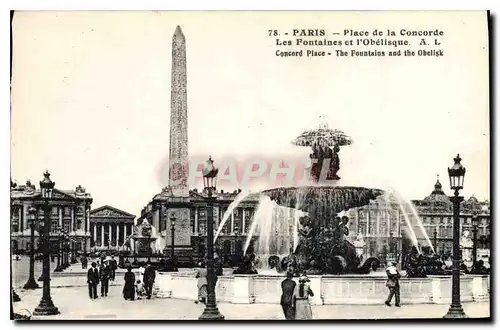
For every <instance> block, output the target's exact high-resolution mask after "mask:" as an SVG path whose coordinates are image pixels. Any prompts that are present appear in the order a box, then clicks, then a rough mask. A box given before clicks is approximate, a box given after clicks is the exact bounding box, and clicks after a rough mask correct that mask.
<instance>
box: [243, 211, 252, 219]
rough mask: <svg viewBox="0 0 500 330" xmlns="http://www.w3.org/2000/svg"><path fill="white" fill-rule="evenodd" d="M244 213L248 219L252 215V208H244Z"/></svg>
mask: <svg viewBox="0 0 500 330" xmlns="http://www.w3.org/2000/svg"><path fill="white" fill-rule="evenodd" d="M243 213H244V214H245V218H246V219H248V218H249V217H250V210H247V209H245V210H243Z"/></svg>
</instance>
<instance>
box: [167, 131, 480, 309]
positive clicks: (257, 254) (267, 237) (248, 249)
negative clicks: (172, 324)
mask: <svg viewBox="0 0 500 330" xmlns="http://www.w3.org/2000/svg"><path fill="white" fill-rule="evenodd" d="M294 143H295V144H298V145H303V146H307V147H311V148H312V149H313V152H312V154H311V159H312V160H313V161H314V163H313V164H312V166H311V167H310V176H311V178H310V179H311V180H312V183H311V184H309V185H307V186H293V187H279V188H274V189H267V190H263V191H261V192H260V201H259V205H258V206H257V209H256V210H255V213H254V215H253V218H252V219H251V225H250V228H249V232H248V236H247V241H246V242H245V245H244V249H243V250H244V251H243V253H244V255H243V258H242V262H241V264H240V265H239V267H238V268H237V269H235V270H234V271H233V273H232V274H223V275H220V276H218V280H217V284H216V287H215V290H216V295H217V300H218V301H224V302H229V303H234V304H252V303H259V304H266V303H271V304H279V302H280V295H281V281H282V280H283V275H284V274H283V273H284V272H285V271H290V272H292V273H294V275H299V274H301V273H307V274H309V275H310V276H309V277H310V281H311V283H310V285H311V288H312V289H313V291H314V292H318V294H316V295H315V296H314V297H311V298H310V303H311V305H335V304H343V305H345V304H349V305H367V304H368V305H369V304H380V302H381V300H380V299H381V294H384V293H385V292H386V290H387V288H386V281H387V277H386V275H385V273H384V272H380V273H378V272H371V270H373V269H375V268H377V266H378V264H379V261H378V259H377V258H375V257H371V256H370V253H368V252H367V249H366V248H367V244H366V242H365V241H364V240H365V237H363V233H364V232H363V233H361V234H358V235H357V239H355V240H353V242H352V243H351V242H349V241H348V240H347V237H348V234H349V230H348V227H347V225H348V224H349V217H348V216H346V214H348V215H349V216H350V213H348V212H347V211H348V210H353V211H356V208H358V207H364V206H367V205H368V204H369V203H370V202H371V201H374V202H376V200H378V201H380V199H379V197H380V198H387V199H388V198H390V197H391V195H390V194H389V195H387V194H385V193H384V191H382V190H380V189H370V188H364V187H350V186H340V185H338V182H339V180H340V177H339V175H338V170H339V168H340V166H339V158H338V151H339V149H340V147H341V146H344V145H348V144H350V143H351V141H350V139H349V138H348V137H347V136H345V134H343V133H342V132H339V131H332V130H327V129H319V130H315V131H308V132H306V134H303V136H301V137H299V138H298V139H296V140H295V141H294ZM332 147H333V148H332ZM330 160H332V162H331V163H328V162H329V161H330ZM318 162H319V163H321V164H327V167H326V168H325V167H324V166H323V167H322V168H319V167H317V166H315V164H317V163H318ZM325 178H326V179H327V180H330V183H329V184H325V182H324V180H325ZM392 198H395V199H396V201H394V200H393V201H391V203H390V205H391V207H393V208H394V207H395V208H397V209H400V210H401V213H402V216H403V218H404V221H405V222H406V223H407V227H409V228H407V231H406V234H407V235H406V236H408V238H409V239H410V241H411V243H413V248H412V249H411V252H410V255H409V256H405V258H404V259H405V264H406V266H407V271H408V272H409V276H408V277H406V278H402V279H401V295H402V296H404V297H406V301H408V302H410V303H415V304H418V303H436V304H443V303H448V302H449V300H451V292H450V290H449V288H450V287H451V277H450V276H427V275H432V274H436V275H447V274H448V273H449V272H448V270H447V269H446V267H447V266H448V265H446V264H445V265H443V263H442V261H441V260H440V258H439V257H437V256H436V254H435V253H434V252H433V251H434V249H433V248H432V245H431V244H429V247H425V246H424V247H422V248H419V240H420V241H427V242H428V236H426V234H423V235H422V237H417V232H416V230H414V229H420V230H423V229H424V228H423V226H422V223H421V221H420V219H419V218H418V216H417V217H415V214H414V211H413V210H412V209H411V205H410V206H408V202H406V201H405V200H404V199H403V198H398V197H397V196H394V194H392ZM244 199H245V197H244V195H243V194H242V196H241V197H240V198H238V199H237V201H235V202H233V203H234V205H231V206H232V209H233V208H235V207H237V206H238V203H240V202H243V201H244ZM224 219H226V215H225V216H224ZM398 219H399V218H398ZM221 226H224V224H223V223H221ZM220 228H222V227H220ZM356 230H358V229H356ZM367 233H369V231H368V230H367ZM351 238H352V235H351ZM476 268H477V273H480V274H483V273H485V272H486V271H485V269H484V266H482V265H479V264H478V266H477V267H476ZM330 274H332V275H335V276H332V275H330ZM157 281H158V287H159V290H158V297H164V298H180V299H196V297H197V290H196V281H197V280H196V278H194V276H193V274H183V273H164V272H160V273H159V274H158V277H157ZM460 281H461V283H463V287H464V288H466V290H465V291H464V292H463V294H462V301H480V300H485V299H488V297H489V294H488V293H489V277H488V276H483V275H476V277H473V276H463V277H461V279H460Z"/></svg>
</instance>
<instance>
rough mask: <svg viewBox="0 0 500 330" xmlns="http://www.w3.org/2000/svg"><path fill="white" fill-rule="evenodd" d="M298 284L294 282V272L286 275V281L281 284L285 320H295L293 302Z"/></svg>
mask: <svg viewBox="0 0 500 330" xmlns="http://www.w3.org/2000/svg"><path fill="white" fill-rule="evenodd" d="M296 285H297V284H296V283H295V281H294V280H293V272H291V271H288V272H287V273H286V279H284V280H283V281H282V282H281V302H280V304H281V308H283V313H284V314H285V319H287V320H295V304H294V301H293V293H294V291H295V286H296Z"/></svg>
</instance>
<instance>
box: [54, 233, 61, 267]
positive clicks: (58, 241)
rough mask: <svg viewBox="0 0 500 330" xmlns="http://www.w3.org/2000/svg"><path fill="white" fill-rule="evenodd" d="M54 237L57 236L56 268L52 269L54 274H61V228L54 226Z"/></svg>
mask: <svg viewBox="0 0 500 330" xmlns="http://www.w3.org/2000/svg"><path fill="white" fill-rule="evenodd" d="M56 235H57V266H56V268H55V269H54V272H62V266H61V264H62V263H61V255H62V231H61V226H59V225H57V226H56Z"/></svg>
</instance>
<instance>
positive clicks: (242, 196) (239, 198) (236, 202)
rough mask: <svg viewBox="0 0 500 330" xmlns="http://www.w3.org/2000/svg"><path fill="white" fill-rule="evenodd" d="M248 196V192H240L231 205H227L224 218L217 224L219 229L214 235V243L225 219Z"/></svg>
mask: <svg viewBox="0 0 500 330" xmlns="http://www.w3.org/2000/svg"><path fill="white" fill-rule="evenodd" d="M248 195H250V190H243V191H241V192H240V193H239V194H238V195H237V196H236V198H235V199H234V201H232V203H231V204H229V206H228V208H227V210H226V212H225V213H224V216H223V217H222V220H221V222H220V224H219V228H217V232H216V233H215V236H214V243H215V241H216V240H217V237H219V234H220V232H221V231H222V228H224V225H225V224H226V222H227V219H229V216H230V215H231V214H232V213H233V210H234V209H235V208H237V207H238V205H239V204H240V203H241V202H242V201H243V200H244V199H245V198H247V197H248Z"/></svg>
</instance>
